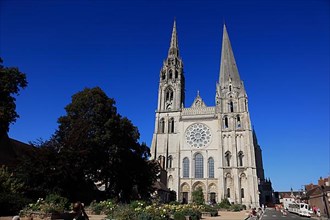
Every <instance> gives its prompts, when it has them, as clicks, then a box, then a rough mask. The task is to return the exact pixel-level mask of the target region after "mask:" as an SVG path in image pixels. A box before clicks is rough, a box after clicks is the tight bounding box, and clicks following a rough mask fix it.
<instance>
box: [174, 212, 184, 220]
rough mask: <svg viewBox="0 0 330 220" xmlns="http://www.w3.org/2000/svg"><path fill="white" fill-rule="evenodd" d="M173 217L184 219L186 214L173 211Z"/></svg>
mask: <svg viewBox="0 0 330 220" xmlns="http://www.w3.org/2000/svg"><path fill="white" fill-rule="evenodd" d="M173 218H174V220H186V216H185V215H184V213H183V212H175V213H174V215H173Z"/></svg>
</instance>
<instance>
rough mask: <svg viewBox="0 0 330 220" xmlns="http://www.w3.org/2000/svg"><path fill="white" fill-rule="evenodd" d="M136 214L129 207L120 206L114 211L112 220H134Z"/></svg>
mask: <svg viewBox="0 0 330 220" xmlns="http://www.w3.org/2000/svg"><path fill="white" fill-rule="evenodd" d="M138 214H139V213H136V212H135V211H134V209H132V208H131V207H130V206H129V205H126V204H122V205H119V206H117V208H116V209H115V210H114V212H113V218H114V219H116V220H135V219H137V215H138Z"/></svg>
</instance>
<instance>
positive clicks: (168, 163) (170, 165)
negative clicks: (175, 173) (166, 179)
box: [167, 155, 173, 168]
mask: <svg viewBox="0 0 330 220" xmlns="http://www.w3.org/2000/svg"><path fill="white" fill-rule="evenodd" d="M172 162H173V157H172V155H170V156H168V157H167V168H172Z"/></svg>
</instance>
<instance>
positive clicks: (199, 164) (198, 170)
mask: <svg viewBox="0 0 330 220" xmlns="http://www.w3.org/2000/svg"><path fill="white" fill-rule="evenodd" d="M203 171H204V166H203V155H202V154H199V153H198V154H196V155H195V178H204V172H203Z"/></svg>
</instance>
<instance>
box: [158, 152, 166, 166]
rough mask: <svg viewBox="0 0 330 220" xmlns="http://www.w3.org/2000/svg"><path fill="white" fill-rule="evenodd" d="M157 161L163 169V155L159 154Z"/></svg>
mask: <svg viewBox="0 0 330 220" xmlns="http://www.w3.org/2000/svg"><path fill="white" fill-rule="evenodd" d="M158 162H159V165H160V167H161V168H163V169H164V168H165V157H164V156H162V155H159V157H158Z"/></svg>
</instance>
